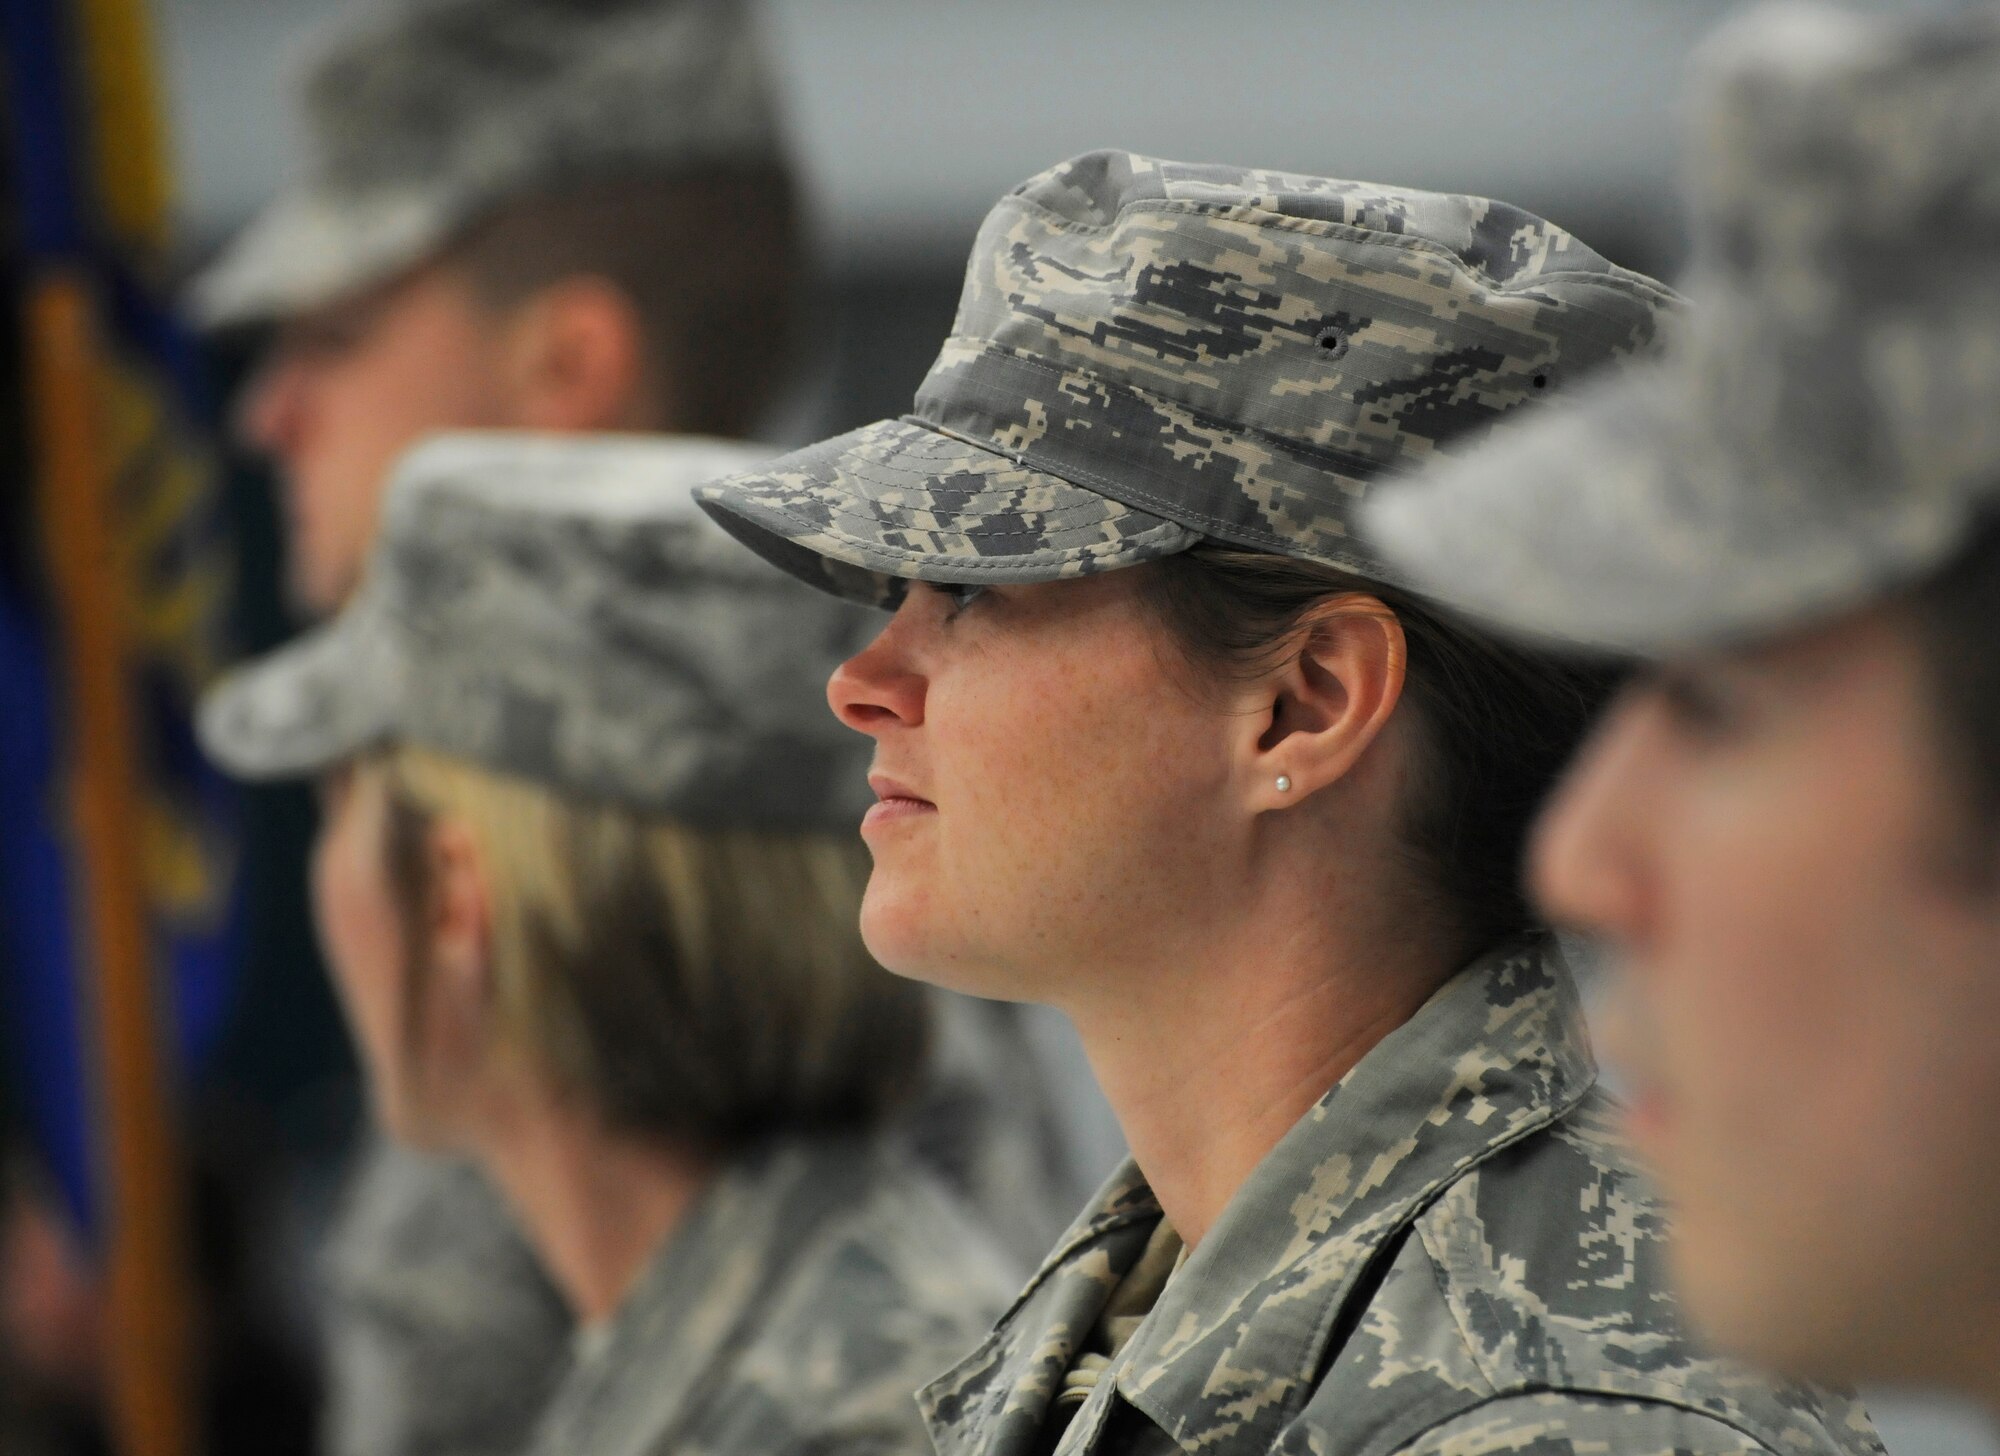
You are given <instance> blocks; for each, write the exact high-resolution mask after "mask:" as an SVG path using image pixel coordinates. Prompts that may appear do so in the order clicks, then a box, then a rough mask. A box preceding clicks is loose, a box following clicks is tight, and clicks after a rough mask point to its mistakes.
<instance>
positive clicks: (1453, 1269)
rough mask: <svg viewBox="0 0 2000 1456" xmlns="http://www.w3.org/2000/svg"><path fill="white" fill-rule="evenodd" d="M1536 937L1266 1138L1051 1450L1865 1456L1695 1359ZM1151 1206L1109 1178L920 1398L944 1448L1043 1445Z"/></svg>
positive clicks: (945, 1451)
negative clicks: (973, 1342)
mask: <svg viewBox="0 0 2000 1456" xmlns="http://www.w3.org/2000/svg"><path fill="white" fill-rule="evenodd" d="M1595 1082H1596V1069H1595V1067H1594V1065H1593V1063H1592V1061H1591V1057H1590V1053H1589V1050H1588V1045H1587V1041H1586V1034H1585V1031H1584V1027H1583V1022H1582V1015H1581V1011H1580V1009H1579V1006H1578V1003H1577V997H1576V992H1575V989H1574V987H1573V985H1572V983H1571V980H1570V977H1569V973H1568V971H1567V970H1566V969H1565V967H1564V966H1563V964H1562V961H1561V959H1560V956H1559V955H1558V954H1557V952H1556V951H1555V950H1554V949H1553V946H1550V947H1548V948H1540V947H1532V948H1526V949H1517V950H1514V951H1511V952H1502V953H1498V954H1495V955H1493V956H1489V957H1487V958H1485V959H1483V960H1481V961H1480V962H1477V963H1475V964H1474V965H1473V966H1472V967H1470V968H1468V969H1467V970H1466V971H1465V972H1463V973H1462V974H1460V975H1459V976H1458V977H1456V978H1454V979H1453V980H1452V981H1451V982H1450V983H1449V984H1447V985H1446V986H1445V987H1444V988H1443V989H1442V990H1440V991H1439V992H1438V993H1437V995H1436V996H1434V997H1433V998H1432V999H1431V1001H1430V1002H1429V1003H1428V1004H1427V1005H1426V1006H1425V1007H1424V1008H1423V1009H1422V1010H1420V1011H1419V1012H1418V1013H1417V1015H1416V1016H1415V1017H1414V1018H1412V1019H1411V1020H1410V1021H1409V1022H1407V1023H1405V1024H1404V1025H1403V1026H1402V1027H1401V1028H1399V1029H1398V1030H1396V1031H1395V1032H1393V1033H1391V1034H1390V1035H1389V1036H1388V1037H1387V1038H1385V1039H1384V1040H1383V1041H1382V1042H1381V1043H1380V1044H1379V1045H1377V1046H1376V1047H1375V1049H1374V1050H1373V1051H1371V1052H1370V1053H1369V1054H1368V1055H1367V1056H1366V1057H1365V1058H1363V1060H1362V1061H1361V1063H1360V1064H1359V1065H1358V1066H1356V1067H1355V1068H1354V1070H1353V1071H1351V1072H1349V1073H1348V1075H1347V1076H1346V1077H1344V1078H1343V1079H1342V1080H1341V1081H1340V1082H1339V1083H1338V1084H1337V1085H1336V1086H1335V1087H1334V1088H1333V1089H1332V1090H1331V1091H1330V1092H1328V1093H1327V1094H1326V1096H1325V1097H1324V1098H1322V1099H1321V1100H1320V1102H1319V1103H1318V1105H1317V1106H1315V1107H1314V1108H1313V1109H1312V1110H1311V1111H1310V1112H1309V1113H1307V1114H1306V1116H1305V1117H1304V1118H1303V1119H1301V1120H1300V1122H1299V1123H1298V1124H1297V1125H1296V1126H1295V1127H1294V1128H1293V1129H1292V1130H1291V1132H1290V1133H1288V1134H1287V1135H1286V1137H1285V1138H1284V1140H1283V1141H1282V1142H1280V1143H1279V1145H1278V1146H1277V1148H1276V1149H1275V1150H1273V1151H1272V1153H1271V1154H1270V1155H1269V1156H1268V1157H1266V1158H1265V1160H1264V1161H1263V1162H1262V1163H1261V1164H1259V1165H1258V1167H1257V1168H1256V1170H1255V1171H1254V1172H1253V1173H1252V1174H1251V1176H1250V1178H1249V1180H1248V1181H1247V1182H1246V1183H1245V1184H1244V1185H1243V1187H1242V1188H1241V1189H1239V1190H1238V1192H1237V1194H1236V1196H1235V1198H1234V1199H1233V1200H1232V1201H1231V1203H1230V1204H1229V1206H1228V1208H1227V1209H1226V1210H1225V1211H1224V1213H1223V1215H1222V1217H1221V1219H1220V1220H1218V1222H1217V1223H1216V1225H1215V1227H1214V1228H1213V1229H1212V1230H1211V1231H1210V1232H1209V1234H1208V1235H1207V1237H1206V1238H1204V1239H1203V1240H1202V1242H1201V1243H1200V1244H1199V1245H1198V1246H1197V1247H1196V1248H1195V1249H1194V1250H1193V1251H1192V1253H1191V1254H1190V1255H1189V1256H1188V1259H1187V1262H1186V1264H1185V1265H1183V1266H1182V1267H1181V1269H1180V1270H1179V1272H1178V1273H1176V1274H1175V1275H1174V1276H1173V1278H1172V1279H1171V1280H1170V1281H1169V1282H1168V1283H1167V1285H1166V1288H1165V1290H1164V1292H1163V1293H1162V1294H1161V1295H1160V1297H1159V1300H1158V1302H1157V1303H1156V1304H1155V1305H1154V1306H1153V1309H1152V1312H1151V1314H1150V1315H1148V1316H1147V1317H1146V1319H1145V1321H1144V1322H1143V1323H1142V1324H1141V1325H1140V1326H1139V1328H1138V1330H1137V1332H1136V1333H1135V1334H1134V1335H1133V1336H1132V1338H1131V1341H1130V1343H1129V1344H1127V1345H1126V1346H1125V1348H1124V1350H1123V1351H1122V1352H1121V1353H1120V1354H1118V1355H1117V1356H1116V1357H1115V1358H1114V1360H1113V1364H1112V1367H1111V1370H1110V1371H1109V1372H1107V1374H1108V1375H1109V1376H1110V1378H1104V1379H1100V1380H1099V1381H1098V1382H1097V1384H1096V1386H1095V1388H1094V1390H1093V1391H1092V1393H1091V1394H1090V1396H1089V1397H1088V1399H1087V1400H1086V1401H1085V1402H1084V1404H1083V1406H1082V1408H1081V1409H1080V1410H1079V1411H1078V1412H1077V1413H1076V1415H1075V1416H1074V1417H1073V1418H1072V1420H1071V1422H1070V1424H1069V1426H1068V1428H1067V1429H1066V1430H1065V1431H1064V1432H1063V1433H1062V1436H1061V1439H1060V1440H1059V1442H1057V1443H1056V1445H1055V1446H1054V1451H1055V1452H1056V1453H1058V1456H1081V1453H1083V1452H1093V1453H1105V1456H1111V1453H1126V1452H1157V1453H1163V1456H1164V1453H1170V1452H1175V1451H1181V1452H1187V1453H1190V1456H1195V1453H1202V1452H1222V1451H1232V1452H1233V1451H1246V1452H1249V1451H1255V1452H1264V1451H1275V1452H1279V1453H1282V1456H1392V1453H1424V1456H1480V1453H1500V1452H1517V1453H1524V1456H1525V1453H1532V1456H1668V1453H1686V1452H1696V1453H1718V1456H1719V1453H1753V1452H1767V1453H1776V1456H1808V1453H1813V1456H1833V1453H1844V1456H1882V1447H1881V1444H1880V1442H1879V1441H1878V1440H1877V1439H1876V1437H1875V1435H1874V1432H1873V1430H1872V1428H1871V1426H1870V1425H1869V1422H1868V1419H1867V1416H1866V1415H1865V1414H1864V1413H1863V1411H1862V1410H1861V1408H1860V1406H1859V1404H1858V1403H1856V1402H1855V1401H1854V1400H1852V1399H1850V1398H1848V1397H1845V1396H1841V1395H1836V1394H1832V1393H1828V1392H1825V1391H1818V1390H1814V1389H1811V1388H1808V1387H1804V1386H1799V1385H1789V1384H1778V1383H1775V1382H1772V1381H1770V1380H1768V1379H1766V1378H1764V1377H1761V1376H1759V1375H1756V1374H1754V1373H1751V1372H1749V1371H1747V1370H1745V1369H1743V1368H1741V1367H1738V1366H1735V1365H1732V1364H1729V1363H1727V1362H1724V1361H1720V1360H1715V1359H1711V1358H1708V1357H1706V1356H1704V1355H1701V1354H1699V1353H1697V1352H1696V1350H1694V1349H1693V1348H1692V1347H1691V1346H1690V1344H1689V1343H1688V1340H1687V1338H1686V1336H1685V1335H1684V1334H1683V1332H1682V1330H1681V1326H1680V1322H1679V1316H1678V1313H1677V1311H1676V1308H1675V1303H1674V1300H1673V1297H1672V1295H1671V1294H1670V1293H1669V1291H1668V1286H1667V1283H1666V1275H1665V1270H1664V1267H1663V1256H1664V1249H1663V1243H1664V1239H1665V1235H1666V1230H1665V1221H1664V1218H1663V1215H1662V1213H1661V1210H1660V1207H1659V1205H1658V1204H1657V1202H1656V1201H1655V1199H1654V1196H1653V1194H1652V1193H1651V1191H1650V1190H1649V1189H1648V1188H1647V1187H1646V1186H1645V1185H1644V1184H1643V1183H1642V1181H1641V1180H1640V1178H1639V1177H1638V1175H1637V1174H1636V1173H1635V1172H1634V1171H1633V1169H1632V1167H1631V1165H1630V1164H1629V1162H1628V1161H1627V1156H1626V1153H1625V1150H1624V1149H1623V1147H1622V1146H1621V1145H1620V1144H1619V1142H1618V1141H1617V1137H1616V1134H1615V1132H1614V1131H1613V1130H1612V1127H1611V1125H1610V1121H1609V1119H1608V1118H1607V1111H1608V1110H1609V1109H1608V1107H1607V1100H1606V1098H1605V1097H1604V1095H1603V1094H1602V1093H1601V1092H1600V1091H1598V1090H1597V1089H1596V1086H1595ZM1160 1217H1161V1214H1160V1207H1159V1204H1158V1203H1157V1202H1156V1201H1155V1200H1154V1198H1153V1195H1152V1192H1151V1190H1150V1189H1149V1188H1148V1187H1147V1185H1146V1183H1145V1181H1144V1179H1143V1178H1142V1177H1141V1176H1140V1175H1139V1173H1138V1171H1137V1170H1136V1168H1134V1167H1132V1166H1130V1165H1128V1166H1127V1167H1126V1168H1125V1169H1123V1170H1122V1171H1121V1172H1120V1173H1118V1174H1117V1175H1115V1176H1114V1177H1113V1179H1112V1180H1111V1182H1110V1183H1109V1184H1108V1185H1107V1187H1106V1188H1105V1190H1104V1191H1103V1192H1102V1193H1101V1194H1100V1195H1099V1197H1098V1199H1097V1201H1096V1202H1095V1204H1094V1205H1093V1207H1092V1208H1091V1209H1090V1210H1089V1211H1088V1212H1087V1213H1086V1214H1085V1215H1084V1216H1083V1217H1082V1218H1081V1219H1080V1220H1079V1221H1078V1222H1077V1223H1076V1224H1075V1225H1074V1226H1073V1227H1072V1229H1071V1231H1070V1232H1069V1233H1068V1234H1067V1235H1066V1236H1065V1237H1064V1239H1063V1242H1062V1243H1061V1244H1060V1245H1059V1246H1058V1248H1057V1250H1056V1252H1055V1253H1054V1254H1053V1255H1052V1256H1051V1257H1050V1259H1049V1261H1048V1262H1047V1263H1046V1264H1045V1265H1044V1266H1043V1268H1042V1270H1041V1272H1040V1273H1039V1274H1038V1275H1037V1276H1036V1278H1035V1279H1034V1281H1033V1282H1031V1283H1030V1284H1029V1285H1028V1288H1027V1291H1026V1292H1025V1293H1024V1294H1023V1295H1022V1296H1021V1297H1020V1298H1019V1300H1018V1301H1016V1303H1015V1305H1014V1307H1013V1308H1012V1310H1010V1311H1009V1313H1008V1314H1007V1315H1006V1316H1005V1317H1004V1318H1003V1319H1002V1321H1001V1322H1000V1325H999V1326H998V1328H997V1329H996V1330H995V1331H994V1333H993V1334H992V1336H990V1337H989V1338H988V1339H987V1341H986V1342H985V1343H984V1344H983V1345H981V1346H980V1347H979V1349H978V1350H977V1351H975V1352H974V1353H973V1354H972V1355H971V1356H970V1357H969V1358H968V1359H966V1360H965V1361H964V1362H963V1363H961V1364H960V1365H959V1366H957V1367H956V1368H955V1369H954V1370H952V1371H951V1372H949V1373H948V1374H946V1375H945V1376H944V1377H942V1378H941V1379H939V1380H937V1381H936V1382H934V1383H933V1384H932V1385H930V1386H929V1387H928V1388H927V1389H926V1390H925V1391H924V1393H923V1396H922V1403H923V1407H924V1411H925V1414H926V1417H927V1419H928V1420H929V1423H930V1428H931V1436H932V1439H933V1441H934V1442H935V1444H936V1446H937V1450H938V1453H939V1456H1039V1453H1041V1452H1044V1451H1046V1450H1048V1449H1049V1447H1048V1445H1047V1440H1048V1434H1047V1430H1046V1428H1045V1424H1044V1422H1045V1418H1046V1414H1047V1410H1048V1407H1049V1403H1050V1400H1051V1397H1052V1395H1053V1393H1054V1391H1055V1390H1056V1389H1057V1388H1058V1387H1059V1386H1060V1385H1061V1383H1062V1380H1063V1376H1064V1373H1065V1372H1066V1371H1067V1370H1068V1369H1069V1368H1070V1366H1071V1365H1072V1364H1073V1363H1074V1361H1075V1358H1076V1355H1077V1352H1078V1350H1079V1348H1080V1346H1081V1344H1082V1342H1083V1341H1084V1340H1085V1339H1086V1338H1087V1337H1088V1336H1089V1334H1090V1332H1091V1330H1092V1329H1093V1327H1094V1326H1095V1325H1096V1323H1097V1321H1098V1319H1099V1315H1100V1312H1101V1311H1102V1309H1103V1307H1104V1305H1105V1302H1106V1300H1107V1298H1108V1297H1109V1295H1110V1292H1111V1291H1112V1290H1113V1289H1114V1288H1115V1287H1116V1286H1117V1285H1118V1283H1119V1281H1120V1280H1121V1279H1122V1278H1123V1276H1124V1274H1125V1272H1126V1271H1127V1269H1129V1268H1130V1267H1131V1266H1132V1264H1133V1263H1134V1261H1135V1260H1136V1259H1137V1258H1138V1256H1139V1253H1140V1251H1141V1249H1142V1248H1143V1247H1144V1246H1145V1244H1146V1242H1147V1240H1148V1238H1149V1237H1150V1236H1151V1234H1152V1232H1153V1230H1154V1228H1155V1226H1156V1225H1157V1224H1158V1222H1159V1220H1160Z"/></svg>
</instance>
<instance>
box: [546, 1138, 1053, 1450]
mask: <svg viewBox="0 0 2000 1456" xmlns="http://www.w3.org/2000/svg"><path fill="white" fill-rule="evenodd" d="M1016 1283H1017V1279H1016V1277H1015V1274H1014V1271H1013V1269H1012V1268H1011V1267H1010V1266H1009V1265H1008V1263H1007V1262H1006V1261H1005V1260H1004V1259H1003V1258H1001V1257H1000V1256H999V1255H998V1254H997V1253H996V1252H995V1251H994V1250H993V1249H992V1248H991V1246H989V1245H987V1244H986V1243H984V1242H983V1240H982V1236H981V1234H980V1232H979V1230H978V1229H977V1228H976V1227H975V1226H974V1225H972V1224H971V1223H969V1222H967V1221H966V1220H965V1218H964V1217H963V1216H962V1215H961V1214H960V1212H959V1211H958V1210H957V1209H956V1207H955V1206H954V1205H953V1204H952V1202H951V1200H950V1199H949V1198H948V1197H947V1196H946V1195H945V1194H944V1193H943V1192H942V1191H941V1190H940V1189H939V1188H938V1187H937V1186H936V1185H935V1184H933V1183H932V1182H931V1181H930V1179H929V1178H928V1177H927V1176H926V1175H924V1174H922V1173H920V1172H918V1171H916V1169H915V1168H914V1166H913V1165H911V1164H909V1163H907V1162H905V1161H904V1160H903V1159H902V1158H901V1157H900V1155H898V1154H896V1153H894V1152H891V1151H887V1150H885V1149H883V1148H882V1147H880V1146H871V1145H869V1144H867V1143H863V1142H859V1141H851V1140H830V1139H829V1140H819V1141H814V1142H803V1141H802V1142H793V1143H786V1144H780V1145H778V1146H776V1147H774V1148H772V1149H769V1150H767V1151H766V1152H764V1153H762V1154H759V1155H757V1156H755V1157H753V1158H750V1159H748V1160H745V1161H744V1162H743V1163H741V1164H739V1165H737V1166H735V1167H733V1168H732V1169H730V1170H729V1171H728V1172H726V1173H725V1174H724V1175H723V1176H722V1178H721V1180H720V1181H719V1183H718V1184H717V1185H716V1186H715V1187H713V1188H712V1189H710V1190H709V1191H708V1192H707V1193H706V1194H704V1195H703V1197H702V1199H701V1200H700V1202H699V1203H698V1204H697V1205H696V1207H695V1209H694V1210H693V1212H692V1213H691V1214H690V1215H689V1217H688V1219H687V1221H686V1222H685V1223H684V1224H683V1225H682V1226H681V1227H680V1228H678V1229H676V1230H675V1232H674V1233H673V1235H672V1236H671V1237H670V1238H669V1240H668V1242H667V1244H666V1247H665V1248H664V1249H663V1250H662V1251H661V1252H660V1254H659V1255H658V1256H657V1257H656V1258H655V1260H654V1262H653V1264H652V1266H651V1268H650V1269H649V1270H648V1271H647V1272H646V1273H645V1274H644V1275H643V1276H642V1278H641V1281H640V1283H639V1285H638V1287H637V1288H636V1289H635V1290H634V1291H633V1293H632V1294H631V1295H630V1296H629V1297H628V1298H627V1299H626V1301H625V1303H624V1305H623V1306H622V1307H621V1308H620V1309H619V1310H618V1312H617V1313H616V1314H615V1315H614V1316H613V1317H612V1319H611V1321H610V1322H609V1324H608V1326H607V1327H605V1328H604V1329H603V1330H601V1331H598V1332H595V1333H594V1335H593V1336H592V1337H590V1338H588V1339H586V1340H585V1341H580V1342H579V1357H578V1360H577V1364H576V1367H575V1369H574V1370H572V1371H571V1372H570V1374H569V1375H568V1377H567V1378H566V1380H565V1382H564V1384H563V1387H562V1389H561V1390H560V1391H559V1392H558V1393H557V1395H556V1398H555V1401H554V1403H553V1404H552V1405H551V1406H550V1408H549V1411H548V1413H547V1415H546V1416H545V1418H544V1419H543V1421H542V1423H541V1426H540V1429H539V1431H538V1432H537V1434H536V1437H535V1439H534V1441H533V1443H532V1444H531V1446H530V1448H529V1449H530V1450H531V1451H533V1452H535V1453H536V1456H666V1453H684V1452H685V1453H691V1452H700V1453H703V1456H786V1453H798V1456H806V1453H812V1456H840V1453H852V1456H902V1453H906V1456H929V1443H928V1441H927V1439H926V1437H925V1434H924V1425H923V1421H922V1420H921V1418H920V1417H919V1415H918V1412H917V1407H916V1402H915V1400H914V1398H913V1396H912V1392H914V1391H915V1390H916V1389H917V1387H918V1386H920V1385H922V1384H923V1383H924V1381H926V1380H928V1379H930V1378H931V1377H932V1376H934V1375H936V1374H937V1372H938V1371H939V1370H940V1369H942V1368H943V1367H944V1366H945V1365H946V1364H948V1363H949V1362H950V1361H951V1360H952V1359H953V1358H954V1357H956V1356H957V1355H958V1354H960V1353H961V1352H962V1351H963V1350H964V1349H965V1348H966V1346H968V1345H969V1344H971V1343H972V1342H973V1341H975V1340H977V1339H978V1338H979V1337H980V1336H981V1335H982V1334H983V1333H985V1331H986V1329H987V1328H988V1326H989V1325H990V1324H991V1323H992V1321H993V1319H994V1317H995V1316H996V1315H997V1314H998V1313H999V1312H1000V1310H1001V1309H1002V1308H1004V1307H1005V1305H1006V1302H1007V1298H1008V1295H1009V1293H1010V1292H1011V1291H1012V1290H1013V1289H1014V1287H1015V1286H1016Z"/></svg>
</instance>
